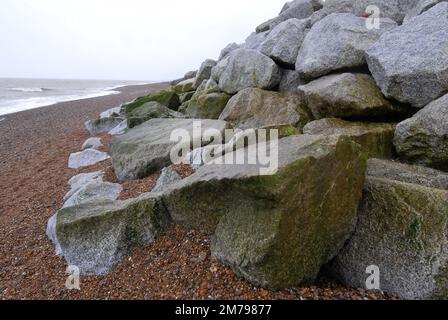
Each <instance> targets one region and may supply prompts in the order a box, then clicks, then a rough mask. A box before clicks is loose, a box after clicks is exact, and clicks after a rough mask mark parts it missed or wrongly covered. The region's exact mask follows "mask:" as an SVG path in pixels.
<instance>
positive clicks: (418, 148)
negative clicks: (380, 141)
mask: <svg viewBox="0 0 448 320" xmlns="http://www.w3.org/2000/svg"><path fill="white" fill-rule="evenodd" d="M394 143H395V147H396V148H397V152H398V154H399V155H400V157H401V158H403V159H406V160H408V161H411V162H414V163H418V164H421V165H425V166H430V167H435V168H439V169H443V170H447V171H448V94H446V95H444V96H443V97H441V98H439V99H437V100H436V101H434V102H431V103H430V104H429V105H427V106H426V107H425V108H423V109H422V110H420V111H419V112H417V113H416V114H415V115H414V116H413V117H412V118H409V119H407V120H405V121H403V122H401V123H399V124H398V126H397V130H396V132H395V138H394Z"/></svg>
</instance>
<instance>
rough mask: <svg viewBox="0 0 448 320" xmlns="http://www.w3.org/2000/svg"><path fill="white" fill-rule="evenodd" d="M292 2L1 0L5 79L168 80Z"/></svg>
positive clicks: (0, 73) (0, 68)
mask: <svg viewBox="0 0 448 320" xmlns="http://www.w3.org/2000/svg"><path fill="white" fill-rule="evenodd" d="M285 2H286V0H225V1H218V0H126V1H123V0H1V10H0V46H1V47H0V77H31V78H69V79H115V80H154V81H157V80H169V79H173V78H177V77H180V76H182V75H183V74H184V73H185V72H186V71H189V70H192V69H197V68H198V66H199V65H200V63H201V62H202V61H203V60H204V59H206V58H214V59H216V58H217V56H218V55H219V52H220V50H221V49H222V48H223V47H224V46H226V45H227V44H228V43H230V42H243V41H244V39H245V38H246V37H247V36H248V35H249V34H250V33H251V32H252V31H254V30H255V27H256V26H257V25H258V24H260V23H261V22H264V21H265V20H267V19H269V18H272V17H274V16H275V15H277V14H278V13H279V11H280V9H281V7H282V5H283V4H284V3H285Z"/></svg>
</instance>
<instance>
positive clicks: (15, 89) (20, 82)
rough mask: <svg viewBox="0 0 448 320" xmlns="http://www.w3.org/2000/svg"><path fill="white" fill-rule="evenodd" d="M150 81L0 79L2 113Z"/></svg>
mask: <svg viewBox="0 0 448 320" xmlns="http://www.w3.org/2000/svg"><path fill="white" fill-rule="evenodd" d="M148 83H150V82H145V83H142V82H137V81H114V80H112V81H111V80H64V79H2V78H0V116H1V115H5V114H10V113H15V112H19V111H24V110H29V109H34V108H39V107H46V106H50V105H54V104H56V103H60V102H67V101H73V100H81V99H88V98H94V97H102V96H107V95H112V94H117V93H119V92H118V88H120V87H124V86H130V85H140V84H148Z"/></svg>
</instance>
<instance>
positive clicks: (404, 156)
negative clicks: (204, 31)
mask: <svg viewBox="0 0 448 320" xmlns="http://www.w3.org/2000/svg"><path fill="white" fill-rule="evenodd" d="M372 6H373V7H372ZM376 11H378V12H377V13H379V20H375V19H377V17H376V16H375V12H376ZM371 14H373V15H371ZM447 48H448V2H447V1H441V0H440V1H428V0H327V1H319V0H295V1H291V2H289V3H287V4H286V5H285V6H284V7H283V9H282V10H281V12H280V14H279V15H278V16H277V17H275V18H273V19H271V20H269V21H267V22H265V23H263V24H261V25H260V26H259V27H257V28H256V32H254V33H253V34H251V35H250V36H249V37H248V38H247V40H246V41H245V43H243V44H236V43H232V44H229V45H228V46H227V47H225V48H224V49H223V50H222V52H221V54H220V56H219V59H218V60H216V61H215V60H211V59H208V60H206V61H205V62H204V63H202V65H201V66H200V68H199V69H198V71H197V72H189V73H188V74H187V75H186V76H185V77H184V78H183V79H180V80H178V81H175V82H174V83H173V86H172V87H170V88H168V89H166V90H163V91H161V92H159V93H156V94H150V95H148V96H145V97H141V98H139V99H136V100H135V101H133V102H132V103H129V104H126V105H124V106H122V107H121V108H120V110H116V111H115V113H112V114H107V115H104V116H103V117H102V118H101V119H99V120H96V121H95V122H91V123H88V124H87V127H88V129H89V131H90V132H91V133H92V134H97V133H98V132H105V131H106V130H111V129H112V128H111V127H112V126H117V125H120V126H121V127H120V130H116V131H117V132H118V133H120V134H119V135H117V136H116V137H115V138H114V139H113V140H112V142H111V152H110V157H111V159H112V163H113V166H114V169H115V172H116V175H117V177H118V179H119V181H120V182H124V181H128V180H133V179H140V178H144V177H147V176H148V175H151V174H153V173H155V172H159V171H163V175H162V177H161V180H160V181H159V183H158V186H157V190H156V191H157V192H149V191H150V190H148V194H145V195H143V196H141V197H140V198H137V199H132V200H128V201H115V200H114V199H107V198H106V199H104V198H103V199H101V200H96V199H93V200H92V201H88V202H85V201H81V202H80V203H79V202H77V201H71V202H70V203H69V204H68V205H67V206H66V207H65V208H63V209H61V210H60V211H58V212H57V214H56V215H55V217H54V218H52V220H51V221H50V223H49V229H51V230H50V231H51V232H49V234H50V236H51V238H52V240H53V241H54V242H55V243H56V244H57V248H58V251H59V253H61V254H62V255H63V256H64V257H65V258H66V259H67V261H68V263H70V264H74V265H77V266H78V267H80V269H81V272H82V273H83V274H104V273H107V272H109V271H111V270H112V268H114V267H115V266H116V264H117V263H120V262H121V261H122V260H123V259H124V258H125V257H126V256H127V255H128V254H130V252H131V250H132V249H133V248H135V247H136V246H139V245H146V244H148V243H150V242H152V241H154V240H155V239H156V238H157V236H159V235H160V234H162V233H163V232H164V230H165V228H166V226H167V225H168V224H169V223H171V222H175V223H180V224H184V225H186V226H189V227H192V228H197V229H199V230H201V231H203V232H205V233H207V234H209V235H210V236H211V239H212V246H211V250H212V255H213V257H215V258H217V259H219V260H220V261H222V262H224V263H226V264H228V265H230V266H231V267H232V268H233V270H234V271H235V272H236V273H238V274H239V275H241V276H242V277H244V278H245V279H247V280H248V281H250V282H252V283H254V284H256V285H260V286H263V287H266V288H271V289H284V288H290V287H293V286H298V285H303V284H309V283H312V282H313V281H314V280H315V279H316V276H317V275H318V273H319V272H320V271H326V272H328V273H330V274H332V275H333V276H335V277H337V279H339V280H340V281H342V282H343V283H344V284H346V285H347V286H356V287H365V286H366V279H367V278H368V277H369V274H367V273H366V270H370V269H369V268H370V267H372V266H375V267H377V269H378V270H379V280H380V282H379V283H380V289H382V290H384V291H386V292H388V293H390V294H395V295H398V296H400V297H402V298H409V299H421V298H448V280H447V279H448V237H447V230H448V172H447V171H448V49H447ZM195 120H201V121H202V122H201V123H202V130H203V131H204V130H207V129H214V130H215V131H217V132H220V133H224V132H225V130H226V129H229V128H237V129H241V130H247V129H248V130H255V131H257V130H260V129H266V128H268V129H278V130H279V132H280V134H279V137H280V140H279V141H278V142H277V144H276V147H278V159H277V160H278V162H277V167H278V170H275V171H274V172H271V173H270V174H267V175H260V168H261V164H259V163H256V164H233V165H232V164H219V163H216V162H213V163H201V165H199V166H196V167H195V169H196V171H195V173H194V174H193V175H191V176H189V177H187V178H184V179H182V178H181V177H179V176H178V175H173V174H171V173H172V170H169V167H170V166H171V165H172V164H171V161H170V159H171V158H170V156H171V154H170V153H171V151H172V149H173V146H174V145H175V144H176V143H175V142H173V141H172V139H171V138H172V137H171V133H172V132H173V130H175V129H185V130H186V131H188V132H191V130H193V126H194V122H195ZM223 136H224V134H223ZM230 138H231V139H230V140H227V139H226V140H225V141H224V140H223V141H213V144H218V145H221V144H222V146H223V147H222V150H223V151H222V155H224V153H227V154H226V155H225V156H230V157H233V156H234V154H233V153H236V152H237V151H238V147H237V146H236V145H237V144H238V143H237V142H239V141H241V140H242V139H243V140H244V137H241V136H233V137H230ZM196 140H197V141H196ZM196 140H195V141H192V142H191V144H192V145H193V146H199V147H202V148H199V149H196V150H191V151H192V153H191V154H190V156H191V157H192V158H194V156H195V154H201V152H202V151H204V150H208V149H207V144H210V143H211V141H209V140H206V139H203V138H201V137H196ZM254 144H255V145H256V146H258V147H260V148H265V149H266V150H268V151H272V152H273V144H271V143H270V142H269V141H268V142H257V141H255V142H247V141H246V142H243V143H242V144H239V147H240V148H246V149H248V148H251V147H253V145H254ZM87 145H92V146H95V145H97V141H89V142H88V143H87ZM185 147H186V148H188V149H191V148H192V146H191V145H190V144H189V145H188V146H185ZM86 150H89V149H86ZM197 150H199V152H195V151H197ZM170 172H171V173H170ZM87 178H88V179H84V178H82V179H81V180H83V179H84V180H87V184H88V186H87V187H86V185H85V184H84V186H83V187H81V189H79V187H78V183H75V188H78V191H73V192H72V193H74V194H76V193H79V192H81V193H82V192H84V193H85V192H86V191H85V190H86V189H89V188H88V187H89V183H90V185H91V184H92V179H93V183H94V184H97V183H98V179H99V178H98V174H96V175H95V174H94V175H93V176H90V177H87ZM89 181H90V182H89ZM93 198H94V197H93Z"/></svg>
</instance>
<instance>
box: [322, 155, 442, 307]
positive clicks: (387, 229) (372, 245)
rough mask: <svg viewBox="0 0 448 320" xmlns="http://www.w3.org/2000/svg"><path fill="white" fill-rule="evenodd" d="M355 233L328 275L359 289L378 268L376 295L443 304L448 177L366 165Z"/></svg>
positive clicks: (392, 165) (401, 166) (419, 170)
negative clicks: (372, 269)
mask: <svg viewBox="0 0 448 320" xmlns="http://www.w3.org/2000/svg"><path fill="white" fill-rule="evenodd" d="M368 168H369V169H368V177H367V181H366V184H365V187H364V195H363V200H362V202H361V205H360V208H359V212H358V214H359V219H358V224H357V227H356V231H355V233H354V235H353V237H352V238H351V239H350V241H349V242H348V243H347V245H346V246H345V248H344V249H343V250H342V251H341V253H340V254H339V255H338V256H337V258H336V259H335V261H334V262H333V263H332V264H331V266H330V269H331V270H332V271H333V272H334V273H335V274H336V275H337V276H338V277H339V279H340V280H341V281H342V282H343V283H345V284H346V285H348V286H353V287H364V286H365V284H366V279H367V277H368V275H367V274H366V268H367V267H369V266H372V265H373V266H377V267H378V268H379V272H380V274H379V276H380V289H381V290H383V291H386V292H388V293H390V294H394V295H398V296H399V297H401V298H403V299H431V298H441V299H447V298H448V238H447V236H446V234H447V230H448V191H447V186H448V183H447V181H448V175H447V174H444V173H442V172H437V171H435V170H432V169H428V168H423V167H420V168H419V167H416V166H408V165H404V164H397V163H394V162H391V161H385V160H381V161H380V160H370V161H369V166H368Z"/></svg>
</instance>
